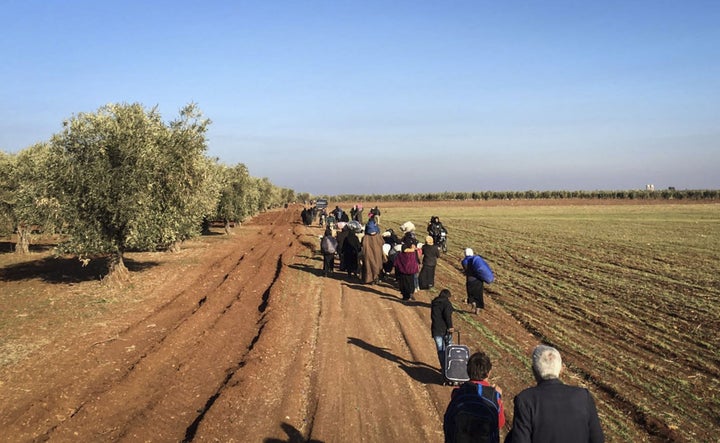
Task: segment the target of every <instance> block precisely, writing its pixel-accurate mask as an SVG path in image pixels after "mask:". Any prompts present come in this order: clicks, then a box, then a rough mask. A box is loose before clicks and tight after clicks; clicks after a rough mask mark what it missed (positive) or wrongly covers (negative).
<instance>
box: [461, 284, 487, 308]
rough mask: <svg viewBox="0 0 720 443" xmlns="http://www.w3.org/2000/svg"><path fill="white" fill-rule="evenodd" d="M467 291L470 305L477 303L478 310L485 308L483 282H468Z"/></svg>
mask: <svg viewBox="0 0 720 443" xmlns="http://www.w3.org/2000/svg"><path fill="white" fill-rule="evenodd" d="M465 289H466V290H467V297H468V303H475V306H477V307H478V308H484V307H485V301H484V300H483V281H482V280H468V281H467V282H466V283H465Z"/></svg>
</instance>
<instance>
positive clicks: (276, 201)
mask: <svg viewBox="0 0 720 443" xmlns="http://www.w3.org/2000/svg"><path fill="white" fill-rule="evenodd" d="M217 174H218V176H219V177H220V180H221V191H220V199H219V202H218V205H217V210H216V211H215V215H214V218H216V219H219V220H227V221H241V220H243V219H244V218H246V217H249V216H252V215H255V214H257V213H258V212H261V211H265V210H268V209H271V208H275V207H278V206H281V205H283V204H285V203H289V202H292V201H293V200H294V199H295V191H293V190H291V189H284V188H279V187H276V186H274V185H273V184H272V183H270V181H269V180H268V179H267V178H262V179H258V178H254V177H251V176H250V173H249V172H248V169H247V167H246V166H245V165H244V164H242V163H240V164H237V165H236V166H233V167H228V166H224V165H218V166H217Z"/></svg>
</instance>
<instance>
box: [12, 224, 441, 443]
mask: <svg viewBox="0 0 720 443" xmlns="http://www.w3.org/2000/svg"><path fill="white" fill-rule="evenodd" d="M298 220H299V216H298V213H297V211H293V210H288V211H279V212H270V213H266V214H263V215H260V216H258V217H256V218H255V219H254V220H253V221H252V222H250V223H248V224H246V225H244V226H242V227H240V228H238V229H237V230H236V233H235V235H233V236H232V237H231V238H230V239H228V240H225V241H222V242H216V243H214V244H213V245H212V246H208V247H205V248H202V249H198V250H195V251H193V254H195V257H196V259H195V260H194V261H192V263H190V264H189V265H185V266H182V267H180V266H156V267H148V269H145V270H143V271H142V272H137V273H134V275H133V279H134V281H135V282H136V287H135V290H138V291H146V292H147V294H146V297H144V298H143V301H142V303H138V304H135V305H132V306H122V305H118V308H120V309H119V310H118V311H116V312H113V313H112V314H111V315H109V316H107V318H104V319H103V318H100V319H98V318H94V319H92V321H84V320H82V319H68V321H67V323H66V324H65V327H62V328H57V329H55V330H53V331H46V335H47V339H46V340H45V343H44V345H42V346H39V347H38V349H36V350H35V351H34V352H32V353H31V354H30V355H28V356H27V357H26V358H24V359H22V360H21V361H18V362H16V363H15V364H11V365H6V366H4V367H2V372H0V375H1V376H2V378H1V380H2V385H0V388H1V389H2V403H3V408H2V412H1V413H0V427H1V429H3V432H2V438H0V439H1V440H3V441H38V440H51V441H109V440H121V441H225V442H228V441H243V442H250V441H306V440H312V441H328V442H330V441H376V442H379V441H441V440H442V423H441V417H442V412H443V411H444V408H445V406H446V404H447V399H448V395H449V391H450V388H449V387H446V386H442V385H441V384H440V383H439V381H440V376H439V372H438V370H437V368H436V366H437V362H436V353H435V351H434V347H433V342H432V339H431V338H430V337H429V300H430V295H429V294H423V295H421V296H420V297H418V301H416V302H412V303H411V304H404V303H402V302H400V298H399V294H398V293H397V291H396V290H395V289H394V288H393V287H392V286H391V285H390V284H385V283H383V284H380V285H375V286H366V285H362V284H360V283H359V282H357V281H355V280H350V279H348V278H347V276H344V275H339V274H338V275H336V276H334V277H329V278H323V277H321V276H320V272H319V269H320V268H321V261H320V256H319V255H317V254H316V253H315V249H316V247H317V243H318V240H317V236H318V234H319V233H320V231H319V228H317V227H306V226H303V225H301V224H299V223H298V222H297V221H298ZM138 279H148V280H152V284H149V283H148V284H140V282H139V281H137V280H138ZM56 286H58V285H56ZM37 334H42V331H37Z"/></svg>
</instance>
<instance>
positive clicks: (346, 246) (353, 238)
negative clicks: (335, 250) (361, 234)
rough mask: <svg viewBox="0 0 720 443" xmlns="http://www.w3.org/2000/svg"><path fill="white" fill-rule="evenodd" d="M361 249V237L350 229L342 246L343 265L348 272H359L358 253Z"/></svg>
mask: <svg viewBox="0 0 720 443" xmlns="http://www.w3.org/2000/svg"><path fill="white" fill-rule="evenodd" d="M361 249H362V246H361V245H360V239H358V237H357V235H355V232H353V231H352V230H350V231H349V232H348V235H347V237H346V238H345V241H344V242H343V246H342V254H343V266H345V270H347V271H348V272H352V273H357V272H358V255H359V254H360V250H361Z"/></svg>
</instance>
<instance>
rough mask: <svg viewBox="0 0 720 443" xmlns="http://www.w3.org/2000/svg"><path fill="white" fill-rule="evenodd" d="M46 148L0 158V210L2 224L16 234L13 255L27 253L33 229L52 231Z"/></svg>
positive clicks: (53, 214) (53, 210)
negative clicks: (7, 225)
mask: <svg viewBox="0 0 720 443" xmlns="http://www.w3.org/2000/svg"><path fill="white" fill-rule="evenodd" d="M48 154H49V147H48V146H47V144H43V143H40V144H36V145H34V146H31V147H29V148H27V149H24V150H22V151H20V152H19V153H17V154H14V155H12V154H5V153H1V155H0V177H2V179H1V180H0V208H2V218H3V223H5V224H10V225H11V226H12V228H13V230H14V231H15V232H16V234H17V243H16V244H15V252H17V253H20V254H26V253H28V252H29V251H30V237H31V234H32V231H33V229H43V230H48V229H51V228H53V227H54V224H55V221H56V218H57V214H58V211H59V206H58V202H57V200H55V199H53V198H50V197H49V195H48V192H47V175H48V174H47V161H48Z"/></svg>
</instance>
